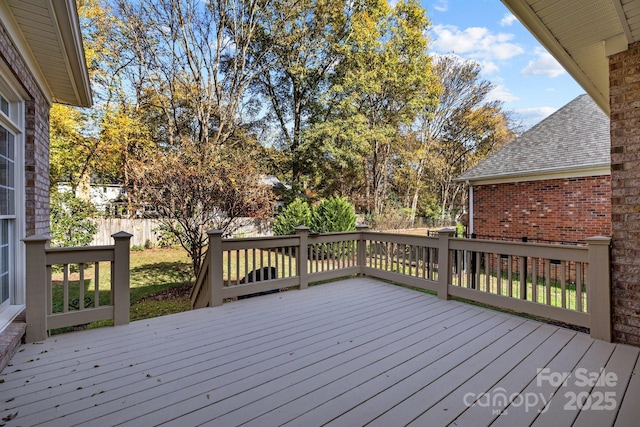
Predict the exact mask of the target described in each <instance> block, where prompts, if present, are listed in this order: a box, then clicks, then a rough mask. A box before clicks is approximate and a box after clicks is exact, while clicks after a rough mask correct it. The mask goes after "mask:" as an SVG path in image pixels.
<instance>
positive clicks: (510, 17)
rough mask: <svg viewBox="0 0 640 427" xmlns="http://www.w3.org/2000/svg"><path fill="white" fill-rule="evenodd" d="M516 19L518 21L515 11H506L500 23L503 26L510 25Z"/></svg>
mask: <svg viewBox="0 0 640 427" xmlns="http://www.w3.org/2000/svg"><path fill="white" fill-rule="evenodd" d="M516 21H517V18H516V17H515V15H514V14H513V13H505V14H504V16H503V17H502V19H501V20H500V25H501V26H503V27H510V26H511V25H512V24H513V23H514V22H516Z"/></svg>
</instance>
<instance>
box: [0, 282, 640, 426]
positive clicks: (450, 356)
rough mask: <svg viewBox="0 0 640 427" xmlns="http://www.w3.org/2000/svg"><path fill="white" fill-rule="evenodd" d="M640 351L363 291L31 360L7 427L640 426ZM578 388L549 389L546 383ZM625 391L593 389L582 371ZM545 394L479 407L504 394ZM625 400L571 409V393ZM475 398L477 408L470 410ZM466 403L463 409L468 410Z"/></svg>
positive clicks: (393, 292)
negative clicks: (579, 379) (611, 378)
mask: <svg viewBox="0 0 640 427" xmlns="http://www.w3.org/2000/svg"><path fill="white" fill-rule="evenodd" d="M639 353H640V349H638V348H635V347H629V346H623V345H616V344H609V343H604V342H601V341H594V340H592V339H591V338H590V337H589V336H588V335H585V334H582V333H579V332H575V331H571V330H567V329H563V328H560V327H556V326H551V325H546V324H542V323H539V322H535V321H532V320H527V319H524V318H520V317H516V316H511V315H508V314H504V313H499V312H496V311H492V310H488V309H485V308H481V307H476V306H472V305H468V304H464V303H461V302H457V301H445V300H440V299H438V298H437V297H435V296H432V295H427V294H424V293H421V292H417V291H414V290H411V289H407V288H402V287H398V286H394V285H390V284H387V283H383V282H381V281H377V280H373V279H366V278H357V279H348V280H343V281H339V282H333V283H329V284H324V285H319V286H313V287H310V288H309V289H305V290H303V291H290V292H283V293H279V294H270V295H266V296H262V297H259V298H251V299H245V300H242V301H237V302H233V303H227V304H224V305H223V306H221V307H215V308H207V309H201V310H194V311H191V312H186V313H180V314H176V315H172V316H165V317H160V318H155V319H147V320H143V321H138V322H132V323H131V324H130V325H124V326H118V327H106V328H101V329H94V330H87V331H80V332H73V333H68V334H62V335H57V336H54V337H51V338H49V339H48V340H46V341H45V342H44V343H37V344H30V345H23V346H22V347H21V348H20V350H19V352H18V353H17V354H16V355H15V356H14V358H13V359H12V361H11V363H10V365H9V366H8V367H7V368H6V369H5V370H4V372H3V373H2V375H1V376H0V379H2V380H4V381H3V382H2V383H0V404H1V406H0V419H4V421H2V423H4V424H5V425H7V426H26V425H30V426H36V425H46V426H73V425H91V426H93V427H96V426H114V425H131V426H139V425H172V426H180V427H184V426H187V425H212V426H220V425H224V426H227V425H229V426H233V425H247V426H276V425H290V426H316V425H327V424H328V425H334V426H355V425H365V424H370V425H380V426H388V425H394V426H395V425H409V424H410V423H412V422H413V423H414V425H435V426H439V425H458V426H467V425H468V426H472V425H473V426H482V425H487V426H488V425H495V426H501V425H504V426H506V425H509V426H519V425H541V426H546V425H554V426H570V425H618V426H627V425H629V426H631V425H636V424H635V423H637V419H638V416H639V415H640V409H639V406H640V405H638V404H637V402H638V400H639V399H640V379H639V376H638V375H637V372H638V370H639V366H640V361H639V360H638V356H639ZM543 368H546V369H547V371H548V372H551V373H563V372H567V373H569V374H570V377H569V380H567V384H566V385H564V384H560V385H559V384H552V383H551V382H549V381H542V382H540V381H539V378H538V377H537V375H538V371H539V370H540V369H543ZM601 368H604V369H605V372H606V371H609V372H613V373H615V374H616V376H617V382H616V384H615V385H607V384H600V385H596V386H595V387H589V388H588V389H585V387H584V386H582V385H579V384H576V380H575V378H576V370H577V369H582V370H583V371H584V372H587V373H591V374H593V373H594V372H596V373H599V372H600V370H601ZM499 390H504V391H505V393H507V394H512V395H514V396H515V395H518V396H527V395H529V396H533V395H535V394H538V395H544V396H545V397H546V398H549V399H550V400H551V401H550V402H549V404H548V405H545V403H546V402H541V401H539V402H537V403H536V405H533V406H531V407H529V406H527V407H524V406H523V405H518V402H517V401H513V402H511V403H510V404H509V402H508V401H504V402H502V404H500V402H498V404H495V405H485V404H484V403H485V402H484V400H482V399H483V398H484V396H485V395H488V396H491V395H492V394H493V397H495V395H496V393H497V391H499ZM585 390H587V391H588V392H589V393H592V394H593V395H594V396H595V395H596V394H598V393H600V392H602V393H604V392H610V393H613V395H615V408H612V410H609V411H591V410H586V409H583V410H582V411H580V410H566V406H567V402H568V400H567V397H566V395H567V393H579V392H584V391H585ZM469 394H471V395H472V397H474V398H472V399H471V401H470V398H469ZM465 398H466V399H465Z"/></svg>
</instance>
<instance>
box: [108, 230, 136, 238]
mask: <svg viewBox="0 0 640 427" xmlns="http://www.w3.org/2000/svg"><path fill="white" fill-rule="evenodd" d="M111 237H113V238H114V239H130V238H132V237H133V234H131V233H127V232H126V231H118V232H117V233H115V234H112V235H111Z"/></svg>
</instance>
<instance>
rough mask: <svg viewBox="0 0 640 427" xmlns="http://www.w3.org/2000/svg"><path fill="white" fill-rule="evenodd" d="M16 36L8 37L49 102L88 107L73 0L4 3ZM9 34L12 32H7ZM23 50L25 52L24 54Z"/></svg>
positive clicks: (88, 87)
mask: <svg viewBox="0 0 640 427" xmlns="http://www.w3.org/2000/svg"><path fill="white" fill-rule="evenodd" d="M5 1H6V3H7V4H8V6H9V13H10V15H11V17H10V18H11V20H12V22H10V23H7V24H8V25H7V26H10V25H11V24H13V27H14V28H15V33H12V34H11V36H12V37H13V38H14V43H15V44H16V46H17V47H18V49H20V50H21V53H22V54H23V56H25V57H26V56H30V57H31V61H29V58H27V61H28V62H30V66H31V68H35V69H34V70H33V72H34V74H36V78H37V79H38V80H39V82H40V84H41V85H43V86H44V87H43V89H44V90H45V91H48V92H49V94H48V95H49V96H50V97H51V100H52V101H54V102H59V103H63V104H70V105H77V106H84V107H88V106H91V88H90V83H89V74H88V71H87V66H86V62H85V56H84V49H83V47H82V36H81V33H80V25H79V21H78V15H77V10H76V4H75V0H5ZM10 31H11V29H10ZM25 50H26V52H25Z"/></svg>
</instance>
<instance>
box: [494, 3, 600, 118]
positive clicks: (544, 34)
mask: <svg viewBox="0 0 640 427" xmlns="http://www.w3.org/2000/svg"><path fill="white" fill-rule="evenodd" d="M501 1H502V3H504V5H505V6H506V7H507V8H508V9H509V10H510V11H511V12H512V13H513V14H514V15H515V16H517V17H518V18H519V19H520V22H522V24H523V25H524V26H525V27H526V28H527V29H528V30H529V32H530V33H531V34H533V36H534V37H535V38H536V39H538V41H539V42H540V43H541V44H542V45H543V46H544V47H545V48H546V49H547V50H548V51H549V53H550V54H551V55H552V56H553V57H554V58H555V59H556V60H557V61H558V62H559V63H560V64H562V66H563V67H564V68H565V70H566V71H567V72H568V73H569V74H570V75H571V77H573V78H574V79H575V80H576V82H578V84H579V85H580V86H582V88H583V89H584V90H585V91H586V92H587V93H588V94H589V95H590V96H591V98H592V99H593V100H594V101H595V103H596V104H598V106H599V107H600V108H601V109H602V111H604V112H605V113H606V114H607V115H609V113H610V108H609V93H608V92H607V93H602V92H601V91H600V89H598V87H597V86H596V85H595V84H594V83H593V81H591V79H589V77H588V76H587V74H586V73H585V72H584V71H583V70H582V68H581V67H580V66H579V65H578V64H577V63H576V62H575V61H574V59H573V58H572V57H571V55H569V53H567V51H566V50H565V48H564V47H563V46H562V45H561V44H560V42H559V41H558V39H556V38H555V37H554V35H553V34H552V33H551V32H550V31H549V29H548V28H547V27H546V25H544V23H543V22H542V21H541V20H540V18H539V17H538V15H536V13H535V12H534V11H533V10H531V8H530V7H529V5H528V4H527V3H526V2H523V1H522V0H501ZM603 49H604V47H603ZM603 55H604V50H603ZM607 89H608V88H607Z"/></svg>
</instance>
